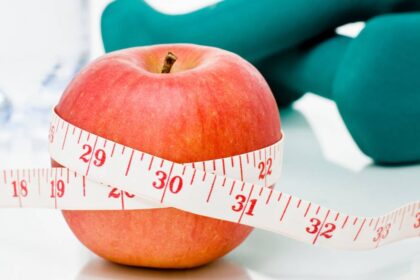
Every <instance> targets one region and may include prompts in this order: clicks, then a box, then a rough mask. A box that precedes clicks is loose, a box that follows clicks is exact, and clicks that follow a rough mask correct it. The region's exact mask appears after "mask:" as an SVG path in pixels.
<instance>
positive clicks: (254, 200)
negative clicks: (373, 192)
mask: <svg viewBox="0 0 420 280" xmlns="http://www.w3.org/2000/svg"><path fill="white" fill-rule="evenodd" d="M48 138H49V152H50V155H51V157H52V158H53V159H54V160H55V161H57V162H58V163H60V164H61V165H63V166H66V168H40V169H19V170H3V171H0V172H2V174H0V176H2V177H3V178H1V179H0V207H37V208H38V207H44V208H55V209H68V210H95V209H97V210H105V209H106V210H125V209H147V208H159V207H176V208H178V209H182V210H185V211H188V212H191V213H195V214H199V215H204V216H208V217H212V218H217V219H222V220H226V221H231V222H235V223H240V224H245V225H249V226H252V227H256V228H261V229H265V230H268V231H272V232H275V233H279V234H281V235H285V236H288V237H290V238H294V239H297V240H300V241H303V242H306V243H310V244H314V245H315V244H319V245H321V246H325V247H331V248H339V249H348V250H362V249H372V248H376V247H378V246H381V245H384V244H388V243H391V242H395V241H397V240H402V239H407V238H411V237H418V236H420V201H418V202H413V203H409V204H406V205H405V206H402V207H400V208H398V209H396V210H394V211H392V212H389V213H388V214H386V215H383V216H379V217H369V218H368V217H357V216H350V215H346V214H343V213H340V212H338V211H335V210H332V209H328V208H326V207H323V206H320V205H317V204H315V203H312V202H309V201H305V200H302V199H299V198H297V197H295V196H292V195H289V194H286V193H283V192H280V191H277V190H274V189H273V188H272V186H273V185H274V184H275V183H276V182H278V180H279V178H280V171H281V163H282V149H283V138H282V139H281V140H280V141H279V142H277V143H274V144H272V145H271V146H269V147H266V148H263V149H260V150H256V151H252V152H249V153H245V154H241V155H236V156H232V157H227V158H222V159H215V160H209V161H202V162H194V163H187V164H178V163H175V162H171V161H168V160H165V159H162V158H158V157H156V156H153V155H150V154H147V153H144V152H141V151H137V150H134V149H132V148H130V147H127V146H123V145H121V144H118V143H115V142H112V141H110V140H107V139H105V138H102V137H99V136H97V135H94V134H92V133H89V132H87V131H84V130H82V129H80V128H78V127H75V126H73V125H72V124H70V123H68V122H67V121H65V120H63V119H62V118H61V117H60V116H58V115H57V114H56V113H55V112H54V113H53V118H52V122H51V125H50V133H49V137H48Z"/></svg>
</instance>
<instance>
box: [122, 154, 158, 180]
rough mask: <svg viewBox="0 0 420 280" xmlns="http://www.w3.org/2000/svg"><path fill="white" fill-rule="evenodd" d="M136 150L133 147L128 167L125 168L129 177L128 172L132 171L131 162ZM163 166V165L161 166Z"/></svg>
mask: <svg viewBox="0 0 420 280" xmlns="http://www.w3.org/2000/svg"><path fill="white" fill-rule="evenodd" d="M133 155H134V150H133V149H131V155H130V159H129V160H128V164H127V169H126V170H125V176H126V177H127V175H128V172H129V171H130V167H131V162H132V161H133ZM161 167H162V166H161Z"/></svg>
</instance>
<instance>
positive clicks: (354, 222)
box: [353, 217, 358, 226]
mask: <svg viewBox="0 0 420 280" xmlns="http://www.w3.org/2000/svg"><path fill="white" fill-rule="evenodd" d="M357 220H358V218H357V217H356V218H354V221H353V226H354V225H356V223H357Z"/></svg>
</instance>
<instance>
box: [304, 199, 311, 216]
mask: <svg viewBox="0 0 420 280" xmlns="http://www.w3.org/2000/svg"><path fill="white" fill-rule="evenodd" d="M311 205H312V203H311V202H309V204H308V207H307V208H306V211H305V214H304V215H303V217H306V215H308V212H309V209H310V208H311Z"/></svg>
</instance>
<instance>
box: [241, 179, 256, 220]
mask: <svg viewBox="0 0 420 280" xmlns="http://www.w3.org/2000/svg"><path fill="white" fill-rule="evenodd" d="M253 190H254V185H252V187H251V190H250V191H249V195H248V198H247V200H246V202H245V206H244V207H243V209H242V212H241V216H239V220H238V223H240V222H241V220H242V217H243V215H244V212H245V209H247V206H248V203H249V199H250V198H251V195H252V191H253ZM247 214H248V213H247ZM248 215H249V214H248ZM250 215H251V216H253V214H250Z"/></svg>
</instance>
